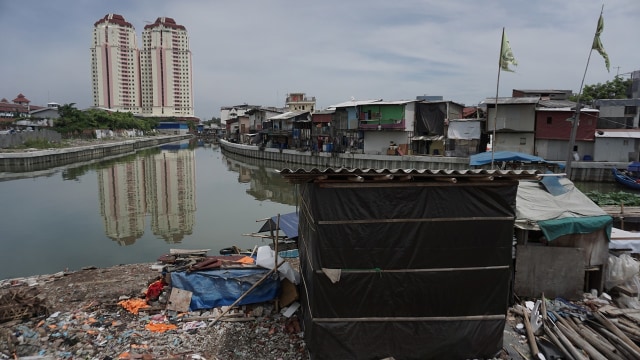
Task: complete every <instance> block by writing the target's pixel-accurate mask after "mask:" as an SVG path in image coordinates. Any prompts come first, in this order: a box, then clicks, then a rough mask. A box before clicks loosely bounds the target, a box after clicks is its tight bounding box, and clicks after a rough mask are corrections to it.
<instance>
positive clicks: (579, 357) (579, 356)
mask: <svg viewBox="0 0 640 360" xmlns="http://www.w3.org/2000/svg"><path fill="white" fill-rule="evenodd" d="M547 323H548V324H549V325H553V326H547V327H546V328H549V329H550V330H551V331H553V332H554V333H555V335H556V336H557V337H558V339H560V341H561V342H562V344H564V346H565V347H566V348H567V350H568V351H569V352H570V353H571V355H572V356H573V358H574V359H575V360H587V358H586V356H585V355H584V354H583V353H582V352H580V351H578V349H576V347H575V346H574V345H573V343H572V342H571V341H570V340H569V339H568V338H567V337H566V336H565V335H564V334H563V333H562V331H560V329H559V328H558V327H557V326H556V324H555V323H553V322H552V321H551V320H549V321H548V322H547Z"/></svg>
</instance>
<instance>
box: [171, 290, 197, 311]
mask: <svg viewBox="0 0 640 360" xmlns="http://www.w3.org/2000/svg"><path fill="white" fill-rule="evenodd" d="M191 295H192V293H191V291H187V290H182V289H178V288H173V289H171V295H169V302H168V303H167V310H174V311H178V312H188V311H189V306H190V305H191Z"/></svg>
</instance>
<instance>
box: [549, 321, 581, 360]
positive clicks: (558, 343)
mask: <svg viewBox="0 0 640 360" xmlns="http://www.w3.org/2000/svg"><path fill="white" fill-rule="evenodd" d="M544 323H545V324H544V326H543V327H542V330H544V333H545V334H547V336H548V337H549V339H551V342H552V343H554V344H555V345H556V346H557V347H558V349H560V351H562V354H563V355H564V356H565V357H566V358H567V360H576V359H575V358H574V357H573V356H572V355H571V352H570V350H569V349H567V347H566V346H564V344H563V343H562V341H560V339H559V338H558V337H557V336H556V334H554V333H553V330H551V328H550V327H549V326H548V325H547V321H544Z"/></svg>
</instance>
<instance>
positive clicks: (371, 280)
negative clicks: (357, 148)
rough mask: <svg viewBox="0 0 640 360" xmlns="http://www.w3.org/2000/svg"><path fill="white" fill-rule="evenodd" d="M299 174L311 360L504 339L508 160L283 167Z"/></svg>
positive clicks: (435, 351) (469, 353)
mask: <svg viewBox="0 0 640 360" xmlns="http://www.w3.org/2000/svg"><path fill="white" fill-rule="evenodd" d="M281 174H282V175H283V176H284V177H285V178H286V179H287V180H288V181H290V182H294V183H298V184H299V185H298V189H299V192H300V201H301V205H300V213H299V216H300V219H299V229H298V246H299V251H300V268H301V275H302V281H301V285H300V286H301V291H300V293H301V303H302V317H303V325H304V335H305V342H306V344H307V347H308V350H309V353H310V355H311V359H381V358H391V357H393V358H396V359H406V358H412V359H465V358H491V357H493V356H494V355H495V354H496V353H497V352H498V351H500V350H501V349H502V340H503V331H504V326H505V319H506V313H507V308H508V298H509V291H510V282H511V270H510V269H511V264H512V239H513V224H514V219H515V198H516V191H517V186H518V179H520V178H535V174H536V172H525V171H520V172H507V171H502V170H495V171H494V170H477V171H470V170H464V171H456V170H446V171H445V170H388V169H382V170H372V169H337V170H334V169H326V170H318V169H312V170H302V169H299V170H296V171H292V170H289V169H284V170H282V171H281Z"/></svg>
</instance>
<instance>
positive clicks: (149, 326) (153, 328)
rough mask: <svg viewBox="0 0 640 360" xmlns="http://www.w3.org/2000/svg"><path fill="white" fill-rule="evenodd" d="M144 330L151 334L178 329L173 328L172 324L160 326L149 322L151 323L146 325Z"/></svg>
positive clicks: (160, 324)
mask: <svg viewBox="0 0 640 360" xmlns="http://www.w3.org/2000/svg"><path fill="white" fill-rule="evenodd" d="M145 328H146V329H147V330H149V331H153V332H165V331H167V330H173V329H177V328H178V327H177V326H175V325H174V324H162V323H154V322H151V323H148V324H147V326H145Z"/></svg>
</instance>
